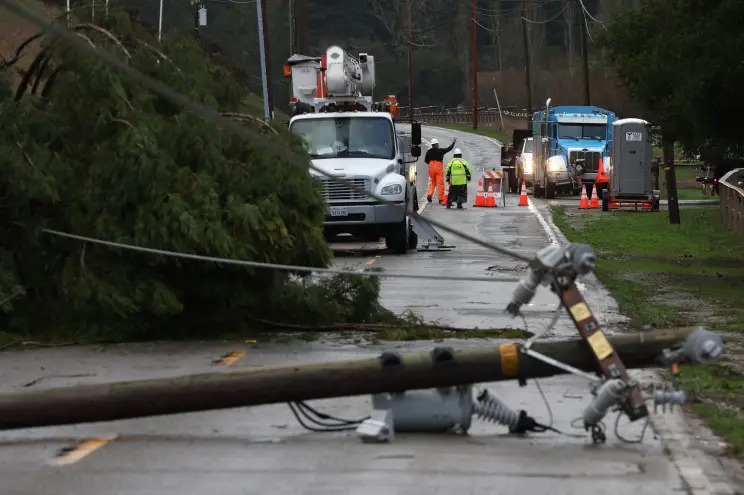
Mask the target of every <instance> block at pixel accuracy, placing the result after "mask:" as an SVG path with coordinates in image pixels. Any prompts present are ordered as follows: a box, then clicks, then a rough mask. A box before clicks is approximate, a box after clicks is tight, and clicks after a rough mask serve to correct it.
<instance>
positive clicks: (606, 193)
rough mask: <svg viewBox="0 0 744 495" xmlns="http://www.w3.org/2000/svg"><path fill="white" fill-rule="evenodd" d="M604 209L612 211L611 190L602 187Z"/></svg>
mask: <svg viewBox="0 0 744 495" xmlns="http://www.w3.org/2000/svg"><path fill="white" fill-rule="evenodd" d="M602 211H610V191H609V189H602Z"/></svg>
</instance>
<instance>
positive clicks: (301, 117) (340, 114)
mask: <svg viewBox="0 0 744 495" xmlns="http://www.w3.org/2000/svg"><path fill="white" fill-rule="evenodd" d="M335 117H345V118H350V117H354V118H361V119H370V118H384V119H387V120H390V121H392V120H393V118H392V116H391V115H390V114H389V113H387V112H319V113H305V114H302V115H295V116H294V117H292V118H291V119H290V122H293V121H295V120H310V119H322V118H335Z"/></svg>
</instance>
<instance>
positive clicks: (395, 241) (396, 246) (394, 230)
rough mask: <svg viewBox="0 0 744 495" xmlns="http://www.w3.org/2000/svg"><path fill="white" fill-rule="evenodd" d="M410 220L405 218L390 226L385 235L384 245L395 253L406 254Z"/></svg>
mask: <svg viewBox="0 0 744 495" xmlns="http://www.w3.org/2000/svg"><path fill="white" fill-rule="evenodd" d="M411 230H412V229H411V221H410V220H409V219H408V216H406V218H405V220H403V221H402V222H400V223H398V224H395V225H394V226H392V227H390V230H389V231H388V233H387V235H386V236H385V246H387V248H388V249H389V250H390V251H392V252H393V253H395V254H406V253H407V252H408V246H409V243H410V233H411Z"/></svg>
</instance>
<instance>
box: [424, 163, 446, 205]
mask: <svg viewBox="0 0 744 495" xmlns="http://www.w3.org/2000/svg"><path fill="white" fill-rule="evenodd" d="M435 188H436V190H437V194H438V195H439V201H444V162H437V161H434V160H432V161H430V162H429V190H428V191H427V192H426V195H427V196H433V195H434V189H435Z"/></svg>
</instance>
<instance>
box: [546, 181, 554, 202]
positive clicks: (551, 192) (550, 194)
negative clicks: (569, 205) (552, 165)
mask: <svg viewBox="0 0 744 495" xmlns="http://www.w3.org/2000/svg"><path fill="white" fill-rule="evenodd" d="M545 197H546V198H548V199H553V198H555V182H550V181H548V187H546V188H545Z"/></svg>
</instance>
